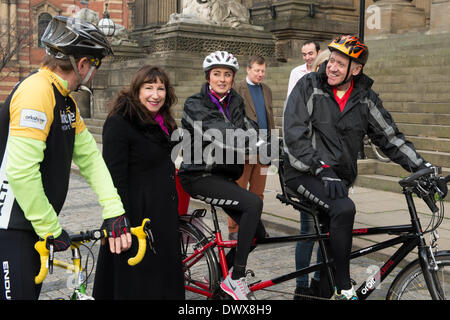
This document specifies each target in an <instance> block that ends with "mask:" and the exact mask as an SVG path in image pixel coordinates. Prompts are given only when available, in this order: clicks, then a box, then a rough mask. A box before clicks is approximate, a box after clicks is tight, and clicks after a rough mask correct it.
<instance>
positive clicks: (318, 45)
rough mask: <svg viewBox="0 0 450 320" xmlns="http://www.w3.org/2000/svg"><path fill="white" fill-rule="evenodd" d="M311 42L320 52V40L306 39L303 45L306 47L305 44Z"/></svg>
mask: <svg viewBox="0 0 450 320" xmlns="http://www.w3.org/2000/svg"><path fill="white" fill-rule="evenodd" d="M310 43H312V44H314V46H315V47H316V52H319V50H320V43H319V42H318V41H316V40H306V41H305V42H304V43H303V45H302V47H304V46H306V45H307V44H310Z"/></svg>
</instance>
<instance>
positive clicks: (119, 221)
mask: <svg viewBox="0 0 450 320" xmlns="http://www.w3.org/2000/svg"><path fill="white" fill-rule="evenodd" d="M102 229H106V232H107V233H108V237H110V238H117V237H120V236H121V235H122V234H126V233H128V232H130V222H129V221H128V219H127V217H126V216H125V215H124V214H123V215H120V216H118V217H114V218H109V219H105V221H104V222H103V224H102Z"/></svg>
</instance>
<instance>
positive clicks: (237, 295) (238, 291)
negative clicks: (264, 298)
mask: <svg viewBox="0 0 450 320" xmlns="http://www.w3.org/2000/svg"><path fill="white" fill-rule="evenodd" d="M220 288H222V290H223V291H225V292H226V293H227V294H229V295H230V296H231V297H232V298H233V299H234V300H250V299H251V300H255V296H254V295H253V293H251V291H250V289H249V288H248V285H247V281H246V280H245V277H243V278H240V279H238V280H233V279H231V273H230V274H228V276H227V277H226V278H225V280H223V282H222V283H221V284H220ZM249 298H250V299H249Z"/></svg>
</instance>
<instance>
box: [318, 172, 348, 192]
mask: <svg viewBox="0 0 450 320" xmlns="http://www.w3.org/2000/svg"><path fill="white" fill-rule="evenodd" d="M322 168H323V169H322V171H320V172H319V173H318V174H317V176H318V177H319V178H320V179H322V183H323V185H324V187H325V192H326V195H327V197H329V198H331V199H333V200H334V199H336V196H338V198H344V197H346V196H348V189H347V187H346V186H345V184H344V183H343V182H342V180H341V179H339V177H338V176H337V175H336V173H334V171H333V169H331V168H330V167H322Z"/></svg>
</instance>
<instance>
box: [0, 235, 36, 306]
mask: <svg viewBox="0 0 450 320" xmlns="http://www.w3.org/2000/svg"><path fill="white" fill-rule="evenodd" d="M38 240H39V238H38V236H36V234H35V233H34V232H33V231H19V230H3V229H0V263H1V265H0V300H38V298H39V293H40V291H41V285H40V284H39V285H36V284H35V283H34V277H35V276H37V274H38V273H39V268H40V265H41V262H40V259H39V254H38V253H37V251H36V250H35V249H34V244H35V242H36V241H38Z"/></svg>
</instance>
